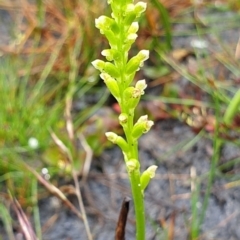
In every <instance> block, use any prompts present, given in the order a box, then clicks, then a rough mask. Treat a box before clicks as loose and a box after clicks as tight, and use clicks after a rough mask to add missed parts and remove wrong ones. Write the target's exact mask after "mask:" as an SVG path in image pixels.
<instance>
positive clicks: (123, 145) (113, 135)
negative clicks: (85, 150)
mask: <svg viewBox="0 0 240 240" xmlns="http://www.w3.org/2000/svg"><path fill="white" fill-rule="evenodd" d="M105 135H106V137H107V139H108V140H109V141H110V142H112V143H114V144H117V145H118V146H119V147H120V148H121V149H122V151H123V152H125V153H127V152H128V144H127V142H126V141H125V140H124V139H123V138H122V137H120V136H118V135H117V134H116V133H114V132H106V133H105Z"/></svg>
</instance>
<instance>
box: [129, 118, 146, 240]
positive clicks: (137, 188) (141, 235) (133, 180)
mask: <svg viewBox="0 0 240 240" xmlns="http://www.w3.org/2000/svg"><path fill="white" fill-rule="evenodd" d="M133 117H134V116H133V115H131V116H129V120H128V126H127V129H125V135H126V138H127V141H128V145H129V147H130V151H129V152H130V153H129V156H128V160H129V159H136V160H138V161H139V159H138V142H137V141H136V140H134V139H133V138H132V136H131V134H129V133H131V132H132V129H133V120H134V119H133ZM128 174H129V179H130V184H131V190H132V196H133V202H134V210H135V215H136V240H144V239H145V208H144V198H143V193H142V189H141V184H140V170H139V169H136V170H134V171H132V172H128Z"/></svg>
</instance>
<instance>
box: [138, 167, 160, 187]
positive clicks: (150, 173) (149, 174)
mask: <svg viewBox="0 0 240 240" xmlns="http://www.w3.org/2000/svg"><path fill="white" fill-rule="evenodd" d="M156 170H157V166H156V165H152V166H150V167H149V168H148V169H147V170H145V171H144V172H143V174H142V175H141V178H140V183H141V188H142V191H144V190H145V188H146V187H147V186H148V184H149V182H150V179H152V178H154V176H155V172H156Z"/></svg>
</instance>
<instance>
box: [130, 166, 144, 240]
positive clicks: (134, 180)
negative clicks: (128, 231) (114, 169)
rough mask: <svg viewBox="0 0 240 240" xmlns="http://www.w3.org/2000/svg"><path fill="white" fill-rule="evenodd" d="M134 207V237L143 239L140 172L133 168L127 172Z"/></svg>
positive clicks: (142, 204) (142, 203)
mask: <svg viewBox="0 0 240 240" xmlns="http://www.w3.org/2000/svg"><path fill="white" fill-rule="evenodd" d="M129 178H130V183H131V189H132V195H133V201H134V209H135V215H136V239H137V240H144V239H145V209H144V200H143V194H142V191H141V185H140V172H139V170H135V171H133V172H132V173H130V174H129Z"/></svg>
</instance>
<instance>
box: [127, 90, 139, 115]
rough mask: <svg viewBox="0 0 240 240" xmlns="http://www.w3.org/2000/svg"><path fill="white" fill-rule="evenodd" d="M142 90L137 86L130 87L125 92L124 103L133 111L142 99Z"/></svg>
mask: <svg viewBox="0 0 240 240" xmlns="http://www.w3.org/2000/svg"><path fill="white" fill-rule="evenodd" d="M140 96H141V92H140V91H139V90H138V89H136V88H135V87H128V88H126V89H125V90H124V92H123V100H124V102H123V104H124V105H125V106H127V109H128V110H129V111H130V112H132V111H133V110H134V109H135V108H136V106H137V105H138V103H139V101H140Z"/></svg>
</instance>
